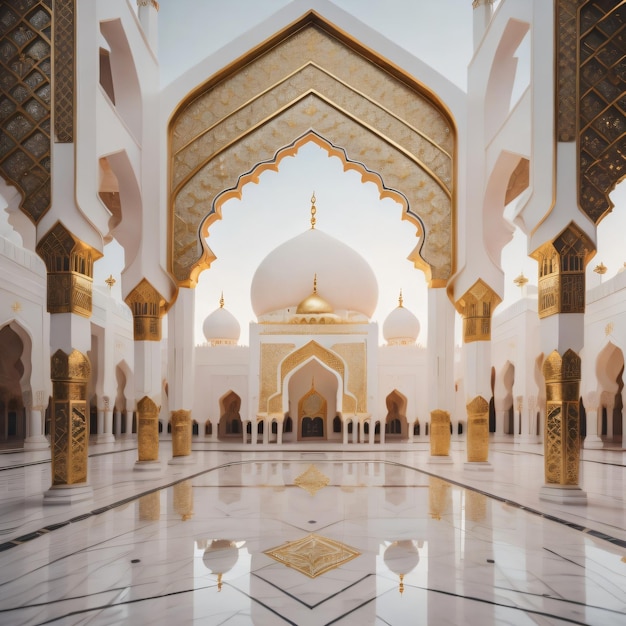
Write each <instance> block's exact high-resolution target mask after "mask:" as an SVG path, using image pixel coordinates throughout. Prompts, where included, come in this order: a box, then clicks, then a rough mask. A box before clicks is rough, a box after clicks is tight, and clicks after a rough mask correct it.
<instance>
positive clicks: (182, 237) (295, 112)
mask: <svg viewBox="0 0 626 626" xmlns="http://www.w3.org/2000/svg"><path fill="white" fill-rule="evenodd" d="M331 31H332V32H331ZM262 48H263V49H259V50H256V51H254V52H253V53H251V54H250V55H249V57H248V58H246V60H245V62H243V61H242V62H239V63H238V64H237V65H235V66H233V67H232V68H227V69H226V70H224V72H222V73H221V74H220V75H219V76H216V77H214V78H213V79H211V80H210V81H208V82H207V83H206V84H205V85H202V86H200V87H199V89H198V90H197V91H196V92H195V93H193V94H191V95H190V96H189V97H188V98H187V99H186V100H185V101H184V102H183V103H182V104H181V106H180V107H179V109H178V110H177V111H176V112H175V114H174V116H173V120H172V123H171V126H170V159H171V176H172V177H171V181H170V182H171V211H172V215H171V219H170V228H171V232H170V237H171V239H170V245H171V254H170V259H171V263H172V271H173V274H174V275H175V277H176V279H177V280H178V281H179V282H180V283H182V284H185V283H189V282H193V281H195V276H196V275H197V270H198V267H206V266H208V264H209V262H210V260H211V259H212V258H213V257H212V253H211V251H210V250H209V249H208V248H206V244H204V243H203V242H202V241H201V239H200V237H199V234H200V233H199V231H200V225H201V224H202V223H203V220H204V218H205V217H206V216H208V215H215V216H216V217H217V216H218V215H219V204H216V199H217V198H218V196H220V194H223V192H225V191H227V190H231V191H233V192H234V193H235V195H238V193H239V188H240V185H241V184H243V183H242V180H243V179H246V181H245V182H247V180H256V179H257V177H258V172H257V173H255V171H256V169H257V166H261V168H262V167H263V166H264V165H265V166H267V164H272V163H273V164H275V163H276V159H277V154H278V153H280V152H281V149H283V148H289V147H293V146H294V144H295V143H296V142H298V140H299V139H301V138H302V137H303V136H304V135H306V134H308V133H309V131H310V129H314V133H315V134H316V136H317V137H319V138H324V140H325V142H326V144H329V145H332V146H333V147H334V146H341V148H343V149H344V150H345V151H346V152H345V161H346V162H356V163H359V164H360V163H365V164H366V165H367V168H368V170H370V171H369V172H368V175H369V176H370V177H371V178H372V179H374V178H378V177H377V176H375V175H373V174H372V172H376V173H378V174H380V176H382V179H383V180H384V185H385V189H383V188H382V183H381V182H379V186H381V193H382V192H384V191H386V192H387V193H389V191H390V190H394V189H398V190H401V191H402V193H403V194H404V197H406V198H407V199H408V206H407V215H409V216H412V217H413V220H414V222H415V223H416V224H420V222H419V220H418V219H417V217H416V216H419V219H421V220H422V222H423V224H424V231H425V235H424V240H425V241H424V246H423V247H422V253H423V254H422V256H423V258H422V260H421V265H423V266H424V267H425V268H427V269H428V270H429V273H430V272H432V276H429V279H432V280H434V281H444V282H445V280H446V279H447V278H448V277H449V276H450V274H451V272H452V269H453V254H454V234H453V231H454V226H455V225H454V217H453V205H452V202H453V199H452V196H453V188H454V159H455V157H454V150H455V145H456V136H455V129H454V124H453V122H452V121H451V119H450V117H449V115H448V114H447V112H446V111H445V109H444V107H443V106H442V105H441V104H440V103H438V102H437V100H436V98H435V97H434V96H433V95H432V94H430V93H429V92H428V91H427V90H426V89H424V87H423V86H421V85H418V84H416V83H415V81H414V80H413V79H411V78H410V77H408V76H402V77H400V79H399V76H398V73H399V72H398V70H395V69H392V68H391V66H388V67H383V62H382V61H381V60H380V59H374V57H373V55H372V54H371V53H370V54H367V53H365V51H364V50H357V48H358V44H355V43H354V42H348V41H347V40H346V38H345V36H342V35H340V34H339V33H338V32H335V31H334V30H333V28H332V27H331V26H330V25H328V24H325V23H323V22H322V21H321V19H320V18H319V17H317V16H315V15H314V14H313V13H311V14H309V15H308V16H305V17H304V18H303V20H302V22H301V23H300V24H299V25H297V26H294V28H292V29H291V32H288V33H282V34H280V35H279V36H277V38H276V39H275V40H274V41H272V42H271V44H269V43H268V45H266V46H264V47H262ZM313 136H314V135H313V134H309V137H310V138H311V139H312V138H313ZM320 143H323V142H320ZM293 152H295V150H291V152H290V153H291V154H293ZM337 154H339V153H338V152H337ZM281 158H282V157H281ZM274 167H275V165H274ZM246 173H247V174H246ZM244 174H245V175H244ZM200 181H201V182H200ZM227 195H228V194H223V195H222V196H221V198H220V202H221V201H222V200H223V199H224V198H225V197H226V196H227ZM231 195H232V194H231ZM209 222H211V220H209ZM204 228H205V230H206V229H207V228H208V223H205V226H204ZM418 228H420V229H421V224H420V225H419V226H418ZM202 234H203V235H206V232H204V233H202Z"/></svg>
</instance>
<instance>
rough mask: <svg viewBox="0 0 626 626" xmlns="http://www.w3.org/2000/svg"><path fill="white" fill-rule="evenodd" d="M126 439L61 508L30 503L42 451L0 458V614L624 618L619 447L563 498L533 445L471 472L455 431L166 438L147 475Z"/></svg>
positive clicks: (338, 619)
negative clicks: (550, 484)
mask: <svg viewBox="0 0 626 626" xmlns="http://www.w3.org/2000/svg"><path fill="white" fill-rule="evenodd" d="M134 445H135V444H134V442H133V440H132V439H128V440H125V441H120V442H116V443H115V444H102V445H94V446H91V447H90V454H91V456H90V460H89V481H90V484H91V486H92V487H93V492H94V497H93V500H91V501H86V502H81V503H77V504H74V505H71V506H63V505H57V506H50V505H43V504H42V502H43V497H42V494H43V492H44V491H45V490H46V489H47V488H48V487H49V483H50V465H49V462H48V458H49V453H45V452H39V453H35V452H31V453H24V452H20V453H14V454H0V624H11V625H13V624H49V623H50V624H98V625H99V624H148V623H149V624H167V625H169V624H179V625H181V626H182V625H184V624H188V623H192V622H197V623H202V624H228V625H232V626H239V625H243V624H268V625H270V624H271V625H274V624H282V623H285V624H297V625H298V626H308V625H318V624H335V623H336V624H359V625H369V624H380V625H382V624H393V625H404V624H436V625H441V624H480V625H481V626H482V625H487V624H598V625H599V626H606V625H609V624H620V625H622V624H626V506H625V503H624V495H625V481H626V468H625V460H626V452H624V451H615V450H607V451H584V452H583V461H582V463H581V468H582V474H581V486H582V487H583V489H584V490H585V491H586V493H587V498H588V502H587V504H586V505H576V506H571V505H569V506H568V505H558V504H553V503H545V502H543V501H541V500H539V497H538V495H539V489H540V487H541V485H542V480H543V456H542V454H541V452H542V450H541V447H539V446H530V447H520V446H517V445H513V444H495V445H493V446H492V448H491V451H490V463H491V466H492V468H493V470H492V471H480V472H477V471H472V470H471V469H467V468H466V466H465V465H464V460H465V459H464V452H463V449H462V444H460V443H456V444H453V451H452V453H451V457H452V460H453V463H451V464H448V465H440V464H433V463H429V452H428V447H427V445H425V444H406V445H396V446H393V447H386V448H385V449H382V448H380V447H378V446H377V447H368V446H362V447H358V446H354V447H350V448H349V450H348V451H346V450H343V451H342V450H341V449H340V448H339V447H332V446H331V447H327V448H319V447H311V446H301V447H300V448H295V447H293V448H287V447H285V448H281V449H278V448H276V446H272V447H269V448H263V447H262V446H257V447H254V448H253V447H250V446H247V447H245V448H243V447H237V446H228V450H224V449H217V448H216V446H215V445H214V444H208V443H204V442H202V441H195V442H194V445H193V453H192V462H191V463H190V464H186V465H168V463H167V460H168V459H169V458H170V456H171V447H170V443H169V442H162V443H161V457H162V459H163V461H162V471H161V473H158V474H157V475H156V476H155V475H153V474H148V475H146V473H141V472H137V471H134V470H133V465H134V460H135V458H136V449H135V448H134ZM304 540H306V541H304ZM290 542H292V543H293V545H290ZM298 542H300V543H298ZM279 549H282V550H279ZM277 551H278V552H277ZM270 553H271V554H270ZM344 557H345V559H346V560H345V561H343V560H342V559H343V558H344ZM282 559H286V560H287V561H288V563H289V566H288V565H286V564H285V563H284V561H283V560H282ZM324 570H325V571H324ZM320 571H321V573H319V574H318V575H317V576H314V577H312V576H310V574H316V573H318V572H320Z"/></svg>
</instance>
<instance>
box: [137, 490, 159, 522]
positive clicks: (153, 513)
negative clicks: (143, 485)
mask: <svg viewBox="0 0 626 626" xmlns="http://www.w3.org/2000/svg"><path fill="white" fill-rule="evenodd" d="M160 519H161V492H160V491H153V492H152V493H147V494H146V495H145V496H141V498H139V520H140V521H142V522H158V521H159V520H160Z"/></svg>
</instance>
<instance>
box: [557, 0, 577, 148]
mask: <svg viewBox="0 0 626 626" xmlns="http://www.w3.org/2000/svg"><path fill="white" fill-rule="evenodd" d="M577 7H578V0H557V3H556V9H557V33H556V36H557V46H558V50H557V59H558V62H557V64H556V99H557V137H558V140H559V141H574V140H575V139H576V9H577Z"/></svg>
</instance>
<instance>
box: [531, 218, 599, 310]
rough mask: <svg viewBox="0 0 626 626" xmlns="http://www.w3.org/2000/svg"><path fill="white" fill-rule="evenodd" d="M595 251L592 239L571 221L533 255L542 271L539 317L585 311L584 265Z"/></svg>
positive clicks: (540, 272)
mask: <svg viewBox="0 0 626 626" xmlns="http://www.w3.org/2000/svg"><path fill="white" fill-rule="evenodd" d="M594 250H595V248H594V245H593V242H592V241H591V240H590V239H589V238H588V237H587V235H585V233H584V232H583V231H582V230H581V229H580V228H578V226H576V224H574V223H573V222H572V223H571V224H570V225H569V226H568V227H567V228H566V229H565V230H564V231H563V232H562V233H561V234H560V235H559V236H558V237H557V238H556V239H555V240H554V241H552V242H547V243H545V244H543V245H542V246H540V247H539V248H538V249H537V250H535V252H533V253H532V254H531V256H532V257H533V258H534V259H535V260H536V261H537V268H538V273H539V281H538V282H539V285H538V286H539V289H538V291H539V296H538V305H537V306H538V309H539V317H540V318H544V317H548V316H550V315H555V314H558V313H584V312H585V268H586V267H587V263H588V262H589V260H590V259H591V257H592V256H593V254H594Z"/></svg>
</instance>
